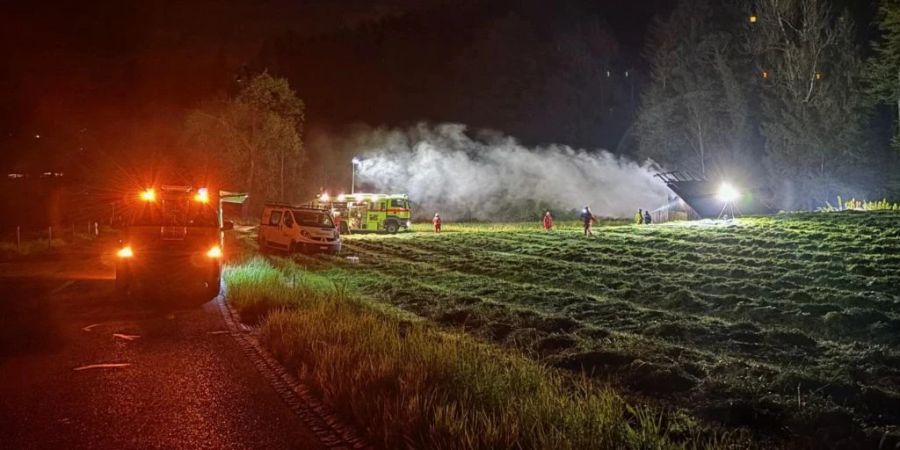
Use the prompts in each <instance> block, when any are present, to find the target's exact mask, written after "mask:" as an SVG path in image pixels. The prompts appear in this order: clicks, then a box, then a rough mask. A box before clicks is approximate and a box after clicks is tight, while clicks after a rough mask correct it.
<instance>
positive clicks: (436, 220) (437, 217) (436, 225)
mask: <svg viewBox="0 0 900 450" xmlns="http://www.w3.org/2000/svg"><path fill="white" fill-rule="evenodd" d="M431 223H432V224H433V225H434V232H435V233H440V232H441V215H440V214H438V213H434V219H431Z"/></svg>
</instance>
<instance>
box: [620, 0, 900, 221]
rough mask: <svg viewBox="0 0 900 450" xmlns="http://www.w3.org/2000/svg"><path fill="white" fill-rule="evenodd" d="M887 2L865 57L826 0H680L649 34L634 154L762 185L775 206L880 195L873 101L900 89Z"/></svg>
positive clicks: (847, 21) (846, 18) (883, 178)
mask: <svg viewBox="0 0 900 450" xmlns="http://www.w3.org/2000/svg"><path fill="white" fill-rule="evenodd" d="M896 5H897V2H895V1H890V2H886V3H884V5H883V6H882V21H881V27H882V32H883V38H884V40H883V41H882V42H881V43H878V44H875V46H874V48H875V50H876V54H875V56H873V57H872V58H870V59H869V62H868V66H867V65H866V64H863V51H864V49H863V48H862V47H861V46H859V45H858V44H857V37H856V36H857V34H856V29H855V25H854V23H853V20H852V18H851V17H850V15H848V14H847V13H846V12H844V11H840V10H837V9H836V8H833V7H832V6H831V3H830V2H828V1H827V0H750V1H732V0H682V1H680V2H679V3H678V5H677V7H676V8H675V9H674V11H673V12H672V13H671V14H669V15H667V16H664V17H661V18H660V19H658V20H657V21H656V23H655V25H654V27H653V29H652V31H651V35H650V37H649V41H648V44H647V52H646V53H647V54H646V57H647V58H648V61H649V63H650V65H651V74H650V81H649V83H648V84H647V86H646V88H645V90H644V92H643V94H642V98H641V109H640V112H639V114H638V117H637V123H636V128H637V136H638V153H639V155H641V156H646V157H650V158H653V159H654V160H656V161H658V162H659V163H661V164H663V165H665V166H666V167H671V168H675V169H681V170H689V171H692V172H694V173H697V174H703V175H705V176H707V177H708V178H713V179H717V178H738V179H740V178H744V182H746V183H748V184H757V185H758V184H768V185H770V186H772V187H773V188H774V190H775V191H776V192H777V193H778V194H779V196H778V200H779V201H780V205H781V206H782V207H784V208H797V207H811V206H815V205H821V204H824V203H825V202H826V201H832V202H833V201H834V199H835V197H836V196H837V195H844V196H848V195H850V196H852V195H856V196H867V195H868V196H878V195H885V194H888V192H886V189H885V186H886V185H888V179H889V178H890V177H891V175H892V171H893V170H895V169H896V168H897V155H896V153H893V154H892V153H890V152H886V151H885V150H886V149H885V145H884V140H883V139H879V136H878V135H877V132H878V131H879V130H878V128H877V125H876V121H875V120H874V119H875V117H876V116H877V114H878V110H877V108H876V106H875V103H876V101H883V102H896V101H897V100H898V99H900V95H898V94H897V92H900V90H898V87H897V86H900V70H898V68H900V64H898V61H900V60H898V59H893V60H892V59H891V56H892V55H895V54H897V51H896V50H893V51H892V50H891V49H892V48H894V47H893V46H897V47H898V48H900V43H898V42H897V39H898V36H900V33H898V34H895V35H893V36H892V35H891V33H890V30H891V28H890V27H894V28H893V29H894V30H896V29H898V25H897V20H898V19H897V12H896V10H897V6H896ZM892 14H893V15H892ZM876 69H877V70H876ZM867 87H868V88H867ZM867 94H868V95H867ZM897 106H898V107H900V103H897Z"/></svg>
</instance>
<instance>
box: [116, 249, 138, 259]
mask: <svg viewBox="0 0 900 450" xmlns="http://www.w3.org/2000/svg"><path fill="white" fill-rule="evenodd" d="M116 256H118V257H119V258H131V257H132V256H134V252H133V251H131V247H129V246H126V247H122V248H120V249H119V251H117V252H116Z"/></svg>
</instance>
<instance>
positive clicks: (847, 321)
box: [295, 211, 900, 448]
mask: <svg viewBox="0 0 900 450" xmlns="http://www.w3.org/2000/svg"><path fill="white" fill-rule="evenodd" d="M417 230H418V231H417V232H413V233H404V234H399V235H395V236H385V235H352V236H346V237H345V239H344V245H345V247H344V251H343V253H342V255H341V257H339V258H325V259H319V258H309V257H301V256H298V257H295V261H296V262H297V263H298V264H299V265H301V266H305V268H306V269H307V270H310V271H315V272H318V275H320V276H323V277H325V278H326V279H329V280H331V281H333V282H336V283H337V284H338V285H339V286H343V288H344V289H348V290H349V291H352V292H360V293H362V294H364V295H365V296H366V298H367V299H370V300H371V301H374V302H381V303H382V304H385V305H389V306H390V307H396V308H399V309H400V310H402V311H405V312H408V313H411V314H413V315H414V316H417V317H421V318H424V319H426V321H427V322H429V323H435V324H439V325H440V326H442V327H444V328H445V329H448V330H453V331H454V332H462V333H464V334H466V335H469V336H472V337H474V338H476V339H477V340H480V341H482V342H487V343H490V344H497V345H499V346H500V347H501V348H506V349H508V350H509V351H510V353H511V354H524V355H527V357H529V358H530V359H532V360H535V361H537V362H539V363H541V364H544V365H546V366H549V367H551V368H558V369H561V372H560V373H563V374H564V373H578V372H580V371H584V372H585V373H587V374H589V375H590V376H591V378H592V379H593V380H596V382H598V383H602V384H603V385H610V386H612V387H613V389H614V390H615V391H616V392H619V393H622V394H623V395H624V397H625V398H626V400H627V401H628V402H630V403H632V404H636V403H647V404H649V405H654V406H656V407H659V408H675V409H678V410H683V411H687V412H689V414H690V415H691V416H693V417H696V418H698V419H700V420H701V421H704V422H707V423H710V424H716V425H720V426H722V427H723V428H724V429H749V430H751V431H752V432H754V433H756V435H757V437H758V438H759V439H761V440H762V441H761V442H767V443H768V444H763V446H767V445H779V446H781V445H785V446H790V447H796V448H820V447H823V446H827V447H836V448H839V447H842V446H847V447H849V448H878V447H879V446H881V447H882V448H895V445H896V443H897V441H898V436H897V433H898V428H897V427H898V424H900V395H898V393H900V351H898V348H900V214H898V213H892V212H883V213H882V212H870V213H857V212H852V211H848V212H840V213H820V214H795V215H784V216H778V217H774V218H753V219H749V218H748V219H740V220H739V221H737V222H736V223H720V224H713V223H706V222H691V223H674V224H665V225H653V226H633V225H618V226H603V227H599V228H597V229H596V230H595V232H596V234H597V236H596V237H595V238H593V239H586V238H584V237H582V236H581V235H580V229H579V228H578V227H577V225H576V224H564V225H563V226H562V227H561V228H560V229H558V230H556V231H554V232H549V233H547V232H543V231H542V230H540V229H539V226H538V225H536V224H535V225H531V224H506V225H453V224H449V225H445V232H444V233H442V234H440V235H434V234H432V233H429V232H427V231H425V230H427V228H418V227H417ZM346 256H357V257H358V262H353V261H351V260H348V259H346V258H345V257H346ZM773 443H775V444H773Z"/></svg>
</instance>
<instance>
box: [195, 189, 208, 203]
mask: <svg viewBox="0 0 900 450" xmlns="http://www.w3.org/2000/svg"><path fill="white" fill-rule="evenodd" d="M194 200H196V201H198V202H200V203H209V190H207V189H206V188H200V189H197V194H196V195H194Z"/></svg>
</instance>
